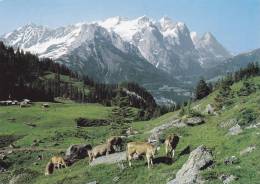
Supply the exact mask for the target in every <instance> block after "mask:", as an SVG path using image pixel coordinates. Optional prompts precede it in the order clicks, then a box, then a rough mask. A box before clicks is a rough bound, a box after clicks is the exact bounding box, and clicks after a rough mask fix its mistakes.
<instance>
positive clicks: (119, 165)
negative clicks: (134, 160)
mask: <svg viewBox="0 0 260 184" xmlns="http://www.w3.org/2000/svg"><path fill="white" fill-rule="evenodd" d="M117 167H118V168H119V169H120V170H121V171H123V170H125V165H124V163H123V162H119V163H118V164H117Z"/></svg>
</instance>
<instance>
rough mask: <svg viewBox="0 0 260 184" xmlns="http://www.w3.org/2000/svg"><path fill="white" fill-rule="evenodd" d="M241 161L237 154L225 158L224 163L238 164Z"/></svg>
mask: <svg viewBox="0 0 260 184" xmlns="http://www.w3.org/2000/svg"><path fill="white" fill-rule="evenodd" d="M239 162H240V161H239V159H238V158H237V157H236V156H231V157H227V158H225V160H224V164H226V165H232V164H238V163H239Z"/></svg>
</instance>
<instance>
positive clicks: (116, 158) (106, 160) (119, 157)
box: [90, 151, 126, 166]
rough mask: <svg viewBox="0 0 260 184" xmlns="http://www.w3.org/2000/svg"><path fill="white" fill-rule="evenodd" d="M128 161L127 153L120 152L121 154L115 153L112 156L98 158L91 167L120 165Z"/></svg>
mask: <svg viewBox="0 0 260 184" xmlns="http://www.w3.org/2000/svg"><path fill="white" fill-rule="evenodd" d="M124 160H126V152H125V151H124V152H119V153H113V154H110V155H106V156H102V157H98V158H96V159H95V160H93V161H92V162H91V163H90V165H91V166H94V165H99V164H114V163H119V162H122V161H124Z"/></svg>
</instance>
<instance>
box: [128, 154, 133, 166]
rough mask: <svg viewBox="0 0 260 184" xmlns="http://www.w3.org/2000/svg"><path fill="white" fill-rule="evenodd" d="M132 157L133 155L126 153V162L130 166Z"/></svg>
mask: <svg viewBox="0 0 260 184" xmlns="http://www.w3.org/2000/svg"><path fill="white" fill-rule="evenodd" d="M132 157H133V156H132V155H131V154H129V155H128V164H129V167H131V166H132V163H131V160H132Z"/></svg>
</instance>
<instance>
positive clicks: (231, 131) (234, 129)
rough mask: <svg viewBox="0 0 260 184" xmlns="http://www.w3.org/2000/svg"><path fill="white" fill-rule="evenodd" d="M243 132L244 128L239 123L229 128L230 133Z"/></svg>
mask: <svg viewBox="0 0 260 184" xmlns="http://www.w3.org/2000/svg"><path fill="white" fill-rule="evenodd" d="M242 132H243V130H242V128H241V127H240V126H239V125H238V124H236V125H235V126H233V127H231V128H230V129H228V134H229V135H238V134H240V133H242Z"/></svg>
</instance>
